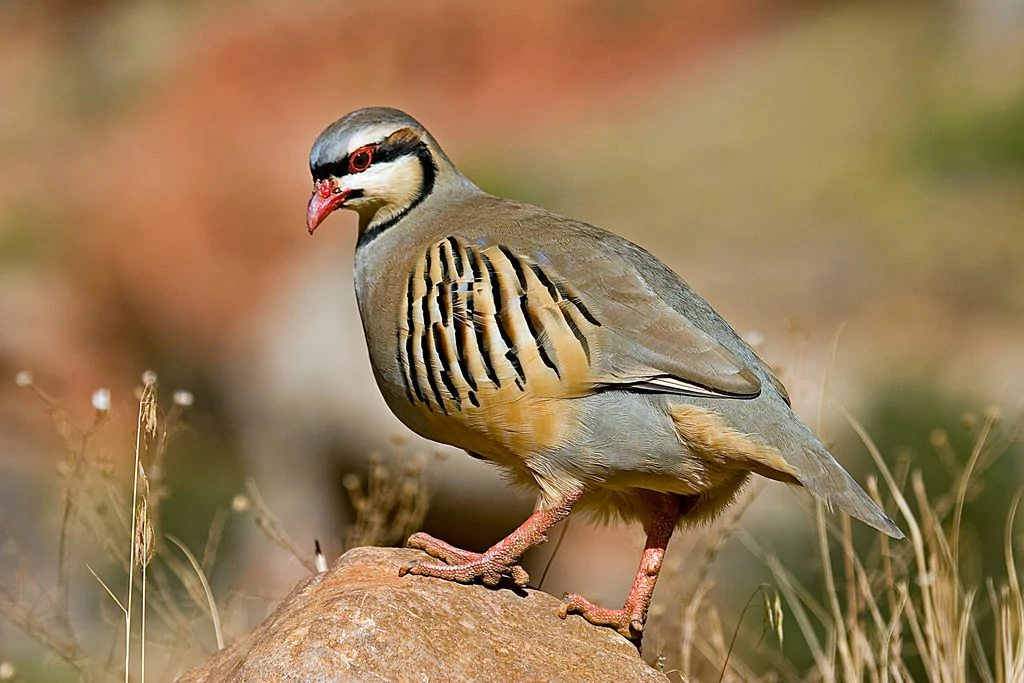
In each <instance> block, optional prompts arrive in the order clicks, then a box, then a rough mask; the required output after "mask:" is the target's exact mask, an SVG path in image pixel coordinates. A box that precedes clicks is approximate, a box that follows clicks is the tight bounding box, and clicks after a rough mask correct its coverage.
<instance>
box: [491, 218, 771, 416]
mask: <svg viewBox="0 0 1024 683" xmlns="http://www.w3.org/2000/svg"><path fill="white" fill-rule="evenodd" d="M530 208H533V207H530ZM519 218H520V220H519V221H517V222H516V224H515V226H514V227H513V228H510V229H507V230H505V231H503V233H504V234H501V235H494V236H492V237H489V238H488V239H487V241H489V242H490V243H491V244H492V245H494V246H500V247H502V248H505V249H510V250H512V251H513V252H515V253H517V254H519V255H520V256H522V257H524V258H526V259H528V260H529V261H530V262H531V263H532V264H535V267H536V270H537V272H538V274H539V275H540V276H541V277H544V278H545V279H546V281H547V284H548V285H549V286H550V287H551V288H553V289H557V290H558V295H559V296H562V297H564V298H567V299H571V300H572V301H574V302H576V303H577V304H578V309H579V311H580V312H581V313H582V314H583V317H584V319H585V322H586V325H585V327H586V334H587V337H588V339H589V342H590V345H591V347H592V349H593V357H592V361H591V370H590V382H591V383H592V386H593V387H595V388H596V389H597V390H601V389H603V388H629V389H631V390H636V391H652V392H660V393H675V394H682V395H689V396H713V397H732V398H754V397H756V396H758V395H759V394H760V393H761V379H760V377H767V378H769V380H773V379H774V376H773V375H772V374H771V371H770V369H768V368H767V367H766V366H764V365H763V363H761V362H760V360H759V359H757V357H756V355H754V354H753V352H752V351H750V349H749V347H747V346H746V344H745V343H744V342H743V341H742V340H740V339H739V337H738V336H737V335H736V334H735V332H733V330H732V328H731V327H729V326H728V324H727V323H725V322H724V321H723V320H722V319H721V318H720V317H719V316H718V315H717V314H716V313H715V312H714V311H713V310H712V309H711V307H710V306H708V304H707V303H706V302H705V301H704V300H703V299H701V298H700V297H699V296H698V295H696V294H695V293H694V292H693V291H692V290H691V289H690V288H689V287H688V286H687V285H686V283H685V282H683V281H682V280H681V279H680V278H679V277H678V276H676V275H675V274H674V273H672V271H671V270H669V269H668V268H667V267H666V266H665V265H664V264H662V263H661V262H660V261H658V260H657V259H656V258H654V257H653V256H651V255H650V254H648V253H647V252H646V251H643V250H642V249H640V248H639V247H637V246H636V245H633V244H632V243H630V242H628V241H627V240H625V239H623V238H621V237H618V236H617V235H613V234H611V233H608V232H605V231H603V230H600V229H599V228H595V227H593V226H590V225H587V224H585V223H578V222H576V221H569V220H567V219H565V218H562V217H560V216H555V215H554V214H548V213H546V212H539V213H535V214H533V215H530V216H528V220H523V218H527V217H523V216H521V217H519ZM556 220H557V226H556V225H554V224H553V221H556ZM481 243H482V240H477V244H481ZM709 323H710V324H709ZM709 328H710V329H709ZM723 334H725V335H726V336H727V338H726V339H725V341H726V342H727V343H728V344H729V346H732V347H733V349H736V350H731V349H730V348H729V347H728V346H726V344H723V343H722V341H720V338H721V337H722V335H723ZM744 350H745V351H746V352H747V353H743V351H744ZM736 351H740V352H739V353H737V352H736ZM757 370H759V371H760V372H758V371H757ZM774 381H775V382H777V380H774ZM773 383H774V382H773Z"/></svg>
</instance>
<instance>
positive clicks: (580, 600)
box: [558, 593, 644, 642]
mask: <svg viewBox="0 0 1024 683" xmlns="http://www.w3.org/2000/svg"><path fill="white" fill-rule="evenodd" d="M570 614H579V615H580V616H581V617H583V618H584V619H586V620H587V621H589V622H590V623H591V624H594V625H595V626H609V627H611V628H613V629H615V630H616V631H617V632H618V633H619V634H620V635H622V636H623V637H625V638H628V639H629V640H632V641H637V642H638V641H639V640H640V638H641V637H642V636H643V632H644V615H642V614H638V613H637V612H634V611H633V610H631V609H629V608H628V607H626V608H623V609H609V608H607V607H600V606H599V605H595V604H594V603H592V602H590V601H589V600H587V599H586V598H584V597H583V596H582V595H576V594H575V593H572V594H566V595H564V596H562V604H561V606H560V607H559V608H558V616H559V617H560V618H562V619H565V618H566V617H567V616H569V615H570Z"/></svg>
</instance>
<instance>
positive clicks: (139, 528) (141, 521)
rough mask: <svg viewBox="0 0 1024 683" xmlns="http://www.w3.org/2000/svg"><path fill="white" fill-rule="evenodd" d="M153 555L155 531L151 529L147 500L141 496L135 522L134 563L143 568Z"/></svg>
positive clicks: (151, 523)
mask: <svg viewBox="0 0 1024 683" xmlns="http://www.w3.org/2000/svg"><path fill="white" fill-rule="evenodd" d="M154 555H156V532H155V531H154V529H153V518H152V517H151V516H150V514H149V501H148V499H147V498H146V497H145V496H143V497H142V498H140V499H139V512H138V518H137V519H136V523H135V564H136V565H137V566H139V567H142V568H143V569H145V568H146V567H147V566H149V561H150V560H152V559H153V556H154Z"/></svg>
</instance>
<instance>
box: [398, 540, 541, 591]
mask: <svg viewBox="0 0 1024 683" xmlns="http://www.w3.org/2000/svg"><path fill="white" fill-rule="evenodd" d="M405 545H406V547H409V548H416V549H418V550H422V551H423V552H425V553H427V554H428V555H430V556H431V557H434V558H437V559H438V560H441V562H443V563H444V564H440V563H435V562H418V561H415V560H414V561H412V562H409V563H407V564H404V565H402V567H401V568H400V569H399V570H398V575H399V576H406V575H407V574H413V575H415V576H432V577H434V578H438V579H446V580H448V581H458V582H459V583H472V582H473V581H477V580H479V581H480V582H481V583H483V584H484V585H485V586H491V587H494V586H497V585H498V584H500V583H501V582H502V580H503V579H504V578H505V577H508V578H510V579H511V580H512V582H513V583H515V585H517V586H519V587H520V588H522V587H524V586H526V584H527V583H529V581H530V575H529V574H527V573H526V570H525V569H523V568H522V566H520V565H519V563H517V562H515V560H514V559H510V558H505V557H503V556H501V555H499V554H491V553H489V552H487V553H474V552H471V551H468V550H462V549H460V548H456V547H454V546H451V545H449V544H447V543H445V542H444V541H440V540H438V539H436V538H433V537H432V536H428V535H427V534H423V533H418V534H413V535H412V536H410V537H409V540H408V541H406V544H405Z"/></svg>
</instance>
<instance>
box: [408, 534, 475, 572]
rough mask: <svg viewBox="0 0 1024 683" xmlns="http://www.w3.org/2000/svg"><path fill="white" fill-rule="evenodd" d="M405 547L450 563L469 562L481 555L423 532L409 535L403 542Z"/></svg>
mask: <svg viewBox="0 0 1024 683" xmlns="http://www.w3.org/2000/svg"><path fill="white" fill-rule="evenodd" d="M405 547H406V548H415V549H416V550H422V551H423V552H425V553H426V554H427V555H430V556H431V557H433V558H434V559H437V560H441V561H442V562H444V563H445V564H452V565H454V564H469V563H470V562H474V561H476V560H479V559H480V557H481V554H480V553H474V552H472V551H469V550H463V549H462V548H456V547H455V546H453V545H449V544H448V543H445V542H444V541H442V540H440V539H437V538H434V537H433V536H431V535H430V534H425V533H423V532H419V533H415V534H413V535H412V536H410V537H409V540H407V541H406V542H405Z"/></svg>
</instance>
